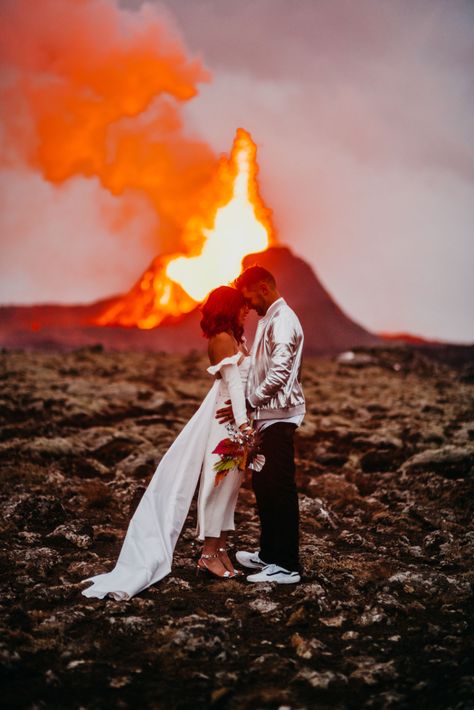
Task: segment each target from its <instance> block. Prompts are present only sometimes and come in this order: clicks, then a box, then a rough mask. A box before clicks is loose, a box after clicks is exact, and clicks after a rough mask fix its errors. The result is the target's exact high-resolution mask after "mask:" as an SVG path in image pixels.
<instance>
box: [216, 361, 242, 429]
mask: <svg viewBox="0 0 474 710" xmlns="http://www.w3.org/2000/svg"><path fill="white" fill-rule="evenodd" d="M220 373H221V376H222V379H223V380H224V382H225V383H226V385H227V389H228V390H229V395H230V401H231V404H232V413H233V415H234V419H235V423H236V424H237V426H241V425H242V424H245V422H246V421H248V420H247V407H246V405H245V394H244V387H243V385H242V380H241V377H240V372H239V368H238V367H237V365H223V366H222V367H221V370H220Z"/></svg>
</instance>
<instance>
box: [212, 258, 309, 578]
mask: <svg viewBox="0 0 474 710" xmlns="http://www.w3.org/2000/svg"><path fill="white" fill-rule="evenodd" d="M234 286H235V287H236V288H237V289H238V290H239V291H240V292H241V294H242V295H243V297H244V299H245V301H246V303H247V305H248V307H249V308H250V309H254V310H255V311H256V312H257V313H258V315H259V316H261V319H260V321H259V323H258V327H257V332H256V335H255V340H254V344H253V347H252V351H251V358H252V360H251V367H250V373H249V377H248V381H247V392H246V396H247V407H248V410H249V416H250V417H252V418H253V419H254V424H255V426H256V428H257V429H258V430H259V431H260V432H261V435H262V445H261V453H262V454H263V455H264V456H265V465H264V467H263V468H262V470H261V471H258V472H257V471H254V472H253V475H252V485H253V489H254V492H255V497H256V500H257V509H258V514H259V516H260V524H261V535H260V550H259V551H258V552H244V551H240V552H237V555H236V557H237V560H238V562H240V564H241V565H243V566H244V567H248V568H250V569H253V570H255V571H256V573H255V574H251V575H249V576H248V577H247V579H248V581H249V582H278V583H279V584H293V583H295V582H299V581H300V565H299V559H298V548H299V511H298V495H297V491H296V484H295V461H294V446H293V436H294V432H295V429H296V427H297V426H299V424H301V422H302V420H303V417H304V414H305V400H304V396H303V390H302V388H301V383H300V380H299V378H300V370H301V357H302V350H303V330H302V328H301V324H300V322H299V320H298V317H297V316H296V314H295V313H294V311H292V310H291V308H290V307H289V306H288V305H287V303H286V301H285V300H284V299H283V298H282V297H281V296H280V294H279V292H278V290H277V287H276V283H275V279H274V277H273V276H272V274H271V273H270V272H269V271H267V270H266V269H264V268H263V267H262V266H251V267H249V268H248V269H246V270H245V271H244V272H243V273H242V274H241V275H240V276H239V277H238V278H237V279H236V281H235V282H234ZM217 416H218V418H219V419H220V420H221V421H227V420H228V411H227V410H226V409H225V408H224V409H221V410H219V412H218V413H217Z"/></svg>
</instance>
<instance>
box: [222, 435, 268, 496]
mask: <svg viewBox="0 0 474 710" xmlns="http://www.w3.org/2000/svg"><path fill="white" fill-rule="evenodd" d="M226 429H227V431H228V434H229V436H228V437H227V438H225V439H222V440H221V441H219V443H218V444H217V446H216V448H215V449H214V451H213V452H212V453H213V454H218V456H219V457H220V458H219V460H218V461H216V463H215V464H214V467H213V468H214V471H215V472H216V479H215V483H214V485H215V486H218V485H219V483H220V482H221V481H222V480H223V479H224V478H225V477H226V476H227V474H228V473H229V471H232V469H236V470H237V471H245V470H246V469H247V468H251V469H253V470H254V471H261V469H262V468H263V465H264V463H265V456H263V455H262V454H259V453H258V451H259V445H260V436H259V434H258V432H257V431H255V429H249V430H247V431H241V430H240V429H237V427H236V426H235V425H234V424H227V425H226Z"/></svg>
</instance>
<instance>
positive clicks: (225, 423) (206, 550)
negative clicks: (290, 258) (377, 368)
mask: <svg viewBox="0 0 474 710" xmlns="http://www.w3.org/2000/svg"><path fill="white" fill-rule="evenodd" d="M249 309H254V310H255V311H256V312H257V314H258V315H259V316H260V320H259V322H258V326H257V332H256V334H255V340H254V343H253V346H252V349H251V351H250V352H249V351H248V349H247V346H246V341H245V338H244V322H245V318H246V316H247V314H248V311H249ZM201 328H202V331H203V334H204V336H205V337H206V338H207V339H208V341H209V346H208V354H209V360H210V363H211V364H210V367H208V368H207V371H208V372H209V373H210V374H211V375H213V376H214V378H215V379H214V384H213V386H212V387H211V389H210V390H209V392H208V394H207V395H206V397H205V398H204V400H203V402H202V404H201V406H200V407H199V409H198V411H197V412H196V413H195V414H194V415H193V416H192V417H191V419H190V420H189V421H188V423H187V424H186V426H185V427H184V429H183V430H182V431H181V433H180V434H179V435H178V436H177V437H176V439H175V440H174V442H173V444H172V445H171V446H170V448H169V449H168V451H167V452H166V453H165V455H164V456H163V458H162V459H161V461H160V463H159V464H158V467H157V469H156V471H155V473H154V475H153V477H152V479H151V481H150V483H149V485H148V487H147V489H146V491H145V493H144V494H143V497H142V499H141V501H140V503H139V505H138V507H137V509H136V511H135V513H134V515H133V517H132V519H131V520H130V523H129V526H128V529H127V533H126V536H125V539H124V542H123V545H122V549H121V551H120V554H119V557H118V560H117V563H116V565H115V568H114V569H113V570H112V571H111V572H108V573H104V574H99V575H96V576H94V577H89V578H88V579H86V580H84V581H85V582H90V581H92V582H93V584H92V585H91V586H90V587H87V588H86V589H83V590H82V594H83V595H84V596H86V597H98V598H99V599H102V598H104V597H105V596H106V595H107V594H109V595H110V596H111V597H113V598H114V599H117V600H126V599H130V598H131V597H133V596H134V595H135V594H138V593H139V592H141V591H143V590H144V589H146V588H147V587H149V586H150V585H152V584H155V583H156V582H158V581H159V580H160V579H163V577H165V576H166V575H167V574H169V573H170V572H171V565H172V560H173V552H174V548H175V545H176V542H177V540H178V537H179V535H180V533H181V530H182V528H183V525H184V522H185V520H186V517H187V515H188V512H189V508H190V506H191V502H192V499H193V495H194V493H195V490H196V488H197V485H198V483H199V495H198V505H197V529H196V534H197V537H198V539H199V540H201V541H203V547H202V553H201V556H200V558H199V560H198V561H197V571H205V572H207V573H208V574H210V575H215V576H216V577H219V578H222V579H230V578H233V577H236V576H240V575H241V574H242V572H239V571H237V570H236V569H235V568H234V565H233V563H232V561H231V560H230V558H229V556H228V554H227V545H226V543H227V535H228V532H229V531H230V530H234V529H235V525H234V511H235V506H236V503H237V497H238V494H239V488H240V485H241V483H242V479H243V476H244V470H241V469H245V467H246V464H245V462H244V463H243V464H242V459H240V463H239V465H238V464H237V459H235V465H233V460H232V459H231V461H230V465H231V468H229V458H228V457H227V459H226V458H225V456H224V457H223V456H222V452H224V454H225V452H226V451H227V452H228V451H229V449H226V442H227V446H229V442H231V443H232V441H234V442H235V441H238V442H239V444H240V446H241V447H242V450H243V451H247V450H249V449H251V448H252V445H253V447H254V449H255V448H256V447H257V446H258V453H257V454H256V456H255V457H254V461H253V462H252V461H251V462H250V463H249V468H252V467H253V469H254V470H253V471H252V485H253V490H254V492H255V497H256V501H257V509H258V514H259V517H260V526H261V534H260V546H259V549H258V551H239V552H237V553H236V559H237V562H238V563H239V564H240V565H241V566H243V567H246V568H249V569H250V570H252V572H253V573H252V574H250V575H249V576H248V577H247V580H248V581H249V582H277V583H279V584H292V583H296V582H299V581H300V565H299V558H298V552H299V510H298V496H297V491H296V484H295V463H294V445H293V436H294V432H295V429H296V427H297V426H299V425H300V424H301V422H302V420H303V417H304V414H305V400H304V396H303V391H302V387H301V383H300V370H301V359H302V350H303V330H302V328H301V324H300V322H299V320H298V317H297V316H296V314H295V313H294V311H293V310H292V309H291V308H290V307H289V306H288V304H287V303H286V301H285V300H284V299H283V298H282V297H281V296H280V294H279V292H278V290H277V284H276V282H275V278H274V277H273V275H272V274H271V273H270V272H269V271H267V270H266V269H264V268H263V267H261V266H251V267H249V268H248V269H246V270H245V271H244V272H243V273H242V274H240V276H239V277H238V278H237V279H236V280H235V282H234V284H233V287H230V286H220V287H219V288H216V289H215V290H214V291H212V292H211V293H210V294H209V296H208V298H207V300H206V302H205V303H204V305H203V306H202V320H201ZM232 431H233V432H234V433H233V434H232V433H231V432H232ZM229 433H231V434H230V435H231V438H230V439H229ZM257 440H258V444H257V443H256V442H257ZM242 442H246V446H244V444H243V443H242ZM222 445H223V446H224V448H222ZM243 458H245V456H244V457H243ZM250 459H251V457H249V460H250ZM263 461H264V463H263ZM223 462H224V463H223ZM222 463H223V466H222V465H220V464H222ZM262 463H263V467H262ZM226 465H227V468H226ZM258 469H260V470H258ZM219 471H220V473H219Z"/></svg>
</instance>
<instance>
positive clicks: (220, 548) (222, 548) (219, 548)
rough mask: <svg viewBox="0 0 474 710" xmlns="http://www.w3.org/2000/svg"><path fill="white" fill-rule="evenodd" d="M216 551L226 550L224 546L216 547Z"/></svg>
mask: <svg viewBox="0 0 474 710" xmlns="http://www.w3.org/2000/svg"><path fill="white" fill-rule="evenodd" d="M217 552H227V550H226V549H225V547H218V548H217Z"/></svg>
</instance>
